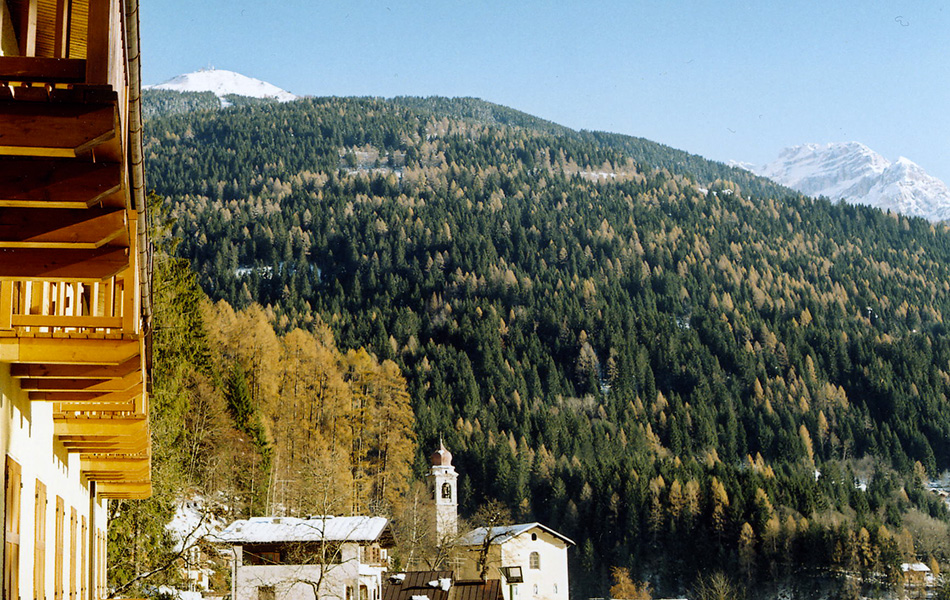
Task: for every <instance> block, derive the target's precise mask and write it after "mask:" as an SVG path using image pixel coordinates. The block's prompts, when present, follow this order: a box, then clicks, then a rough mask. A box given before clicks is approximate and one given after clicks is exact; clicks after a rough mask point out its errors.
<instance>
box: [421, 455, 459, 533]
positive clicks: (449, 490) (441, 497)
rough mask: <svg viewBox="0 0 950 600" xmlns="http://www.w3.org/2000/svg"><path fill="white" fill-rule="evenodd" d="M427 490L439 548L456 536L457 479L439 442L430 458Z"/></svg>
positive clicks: (450, 461)
mask: <svg viewBox="0 0 950 600" xmlns="http://www.w3.org/2000/svg"><path fill="white" fill-rule="evenodd" d="M430 462H431V463H432V469H431V470H430V471H429V478H428V479H429V489H430V491H431V492H432V498H433V500H434V504H435V539H436V544H437V545H439V546H441V545H442V544H444V543H445V542H446V541H448V540H451V539H453V538H454V537H455V536H456V535H457V534H458V478H459V475H458V473H457V472H456V471H455V467H453V466H452V453H451V452H449V451H448V450H446V449H445V446H444V445H443V444H442V440H441V439H440V440H439V449H438V450H436V451H435V452H434V453H433V454H432V457H431V461H430Z"/></svg>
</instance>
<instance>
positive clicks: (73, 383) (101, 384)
mask: <svg viewBox="0 0 950 600" xmlns="http://www.w3.org/2000/svg"><path fill="white" fill-rule="evenodd" d="M141 385H142V372H141V371H133V372H132V373H129V374H128V375H126V376H125V377H122V378H119V379H72V378H70V379H21V380H20V389H22V390H26V391H39V392H77V391H81V392H124V391H127V390H130V389H132V388H134V387H136V386H141Z"/></svg>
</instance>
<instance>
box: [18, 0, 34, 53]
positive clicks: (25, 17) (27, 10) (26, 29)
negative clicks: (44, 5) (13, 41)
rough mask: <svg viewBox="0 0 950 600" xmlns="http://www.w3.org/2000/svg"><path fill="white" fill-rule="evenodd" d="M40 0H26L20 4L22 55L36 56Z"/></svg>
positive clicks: (19, 34)
mask: <svg viewBox="0 0 950 600" xmlns="http://www.w3.org/2000/svg"><path fill="white" fill-rule="evenodd" d="M38 6H39V0H26V1H25V2H23V3H22V4H21V5H20V31H19V32H17V33H18V39H19V40H20V56H36V22H37V8H38Z"/></svg>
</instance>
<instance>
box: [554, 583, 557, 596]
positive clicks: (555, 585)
mask: <svg viewBox="0 0 950 600" xmlns="http://www.w3.org/2000/svg"><path fill="white" fill-rule="evenodd" d="M554 593H555V594H557V584H556V583H555V584H554Z"/></svg>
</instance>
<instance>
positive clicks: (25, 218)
mask: <svg viewBox="0 0 950 600" xmlns="http://www.w3.org/2000/svg"><path fill="white" fill-rule="evenodd" d="M126 221H127V220H126V212H125V211H124V210H122V209H120V208H84V209H61V210H56V211H50V210H47V209H43V208H0V248H56V249H64V250H66V249H77V250H94V249H96V248H100V247H102V246H104V245H105V244H110V243H111V244H110V245H112V246H121V247H128V245H129V236H128V228H127V222H126Z"/></svg>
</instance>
